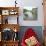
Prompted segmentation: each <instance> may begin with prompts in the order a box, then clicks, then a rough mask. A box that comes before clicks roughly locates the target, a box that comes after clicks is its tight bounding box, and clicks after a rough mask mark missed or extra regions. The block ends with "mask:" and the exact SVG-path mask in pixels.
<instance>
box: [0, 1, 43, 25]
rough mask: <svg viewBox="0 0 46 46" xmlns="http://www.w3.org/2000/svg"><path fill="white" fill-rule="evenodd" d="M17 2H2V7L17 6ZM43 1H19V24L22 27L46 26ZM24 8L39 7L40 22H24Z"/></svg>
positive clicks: (0, 4) (0, 2) (0, 3)
mask: <svg viewBox="0 0 46 46" xmlns="http://www.w3.org/2000/svg"><path fill="white" fill-rule="evenodd" d="M14 1H15V0H9V1H8V0H0V6H1V7H4V6H5V7H9V6H11V7H12V6H15V3H14ZM42 2H43V1H42V0H35V1H34V0H17V3H18V4H17V6H19V7H20V10H19V11H20V14H19V15H20V18H19V24H20V25H21V26H44V16H43V6H42ZM23 7H37V8H38V20H36V21H24V20H23Z"/></svg>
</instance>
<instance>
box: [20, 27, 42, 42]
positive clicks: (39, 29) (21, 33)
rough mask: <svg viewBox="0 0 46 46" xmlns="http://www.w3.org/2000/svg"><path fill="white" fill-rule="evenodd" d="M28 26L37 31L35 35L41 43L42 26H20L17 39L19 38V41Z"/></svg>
mask: <svg viewBox="0 0 46 46" xmlns="http://www.w3.org/2000/svg"><path fill="white" fill-rule="evenodd" d="M28 28H32V29H33V30H34V31H35V32H36V33H37V37H38V39H39V41H40V42H41V43H43V33H42V32H43V30H42V26H21V27H20V32H19V39H20V42H21V40H22V38H23V36H24V33H25V31H26V30H27V29H28Z"/></svg>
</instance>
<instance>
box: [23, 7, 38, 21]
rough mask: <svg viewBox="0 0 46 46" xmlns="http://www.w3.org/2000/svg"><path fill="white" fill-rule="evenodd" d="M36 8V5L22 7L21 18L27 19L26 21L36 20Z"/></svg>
mask: <svg viewBox="0 0 46 46" xmlns="http://www.w3.org/2000/svg"><path fill="white" fill-rule="evenodd" d="M37 10H38V8H36V7H24V8H23V14H24V16H23V19H24V20H28V21H30V20H32V21H33V20H37V15H38V14H37Z"/></svg>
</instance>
